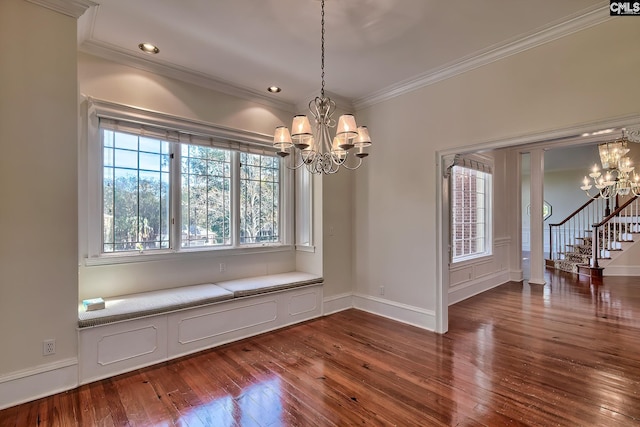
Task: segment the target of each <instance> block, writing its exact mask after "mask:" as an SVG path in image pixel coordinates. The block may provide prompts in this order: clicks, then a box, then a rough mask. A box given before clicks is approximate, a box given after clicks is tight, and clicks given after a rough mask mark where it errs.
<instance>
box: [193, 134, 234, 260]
mask: <svg viewBox="0 0 640 427" xmlns="http://www.w3.org/2000/svg"><path fill="white" fill-rule="evenodd" d="M181 162H182V166H181V183H180V184H181V198H182V199H181V202H182V203H181V209H182V217H181V221H180V223H181V224H182V234H181V238H180V241H181V244H182V247H183V248H187V247H195V246H219V245H230V244H231V152H229V151H228V150H221V149H218V148H211V147H200V146H197V145H186V144H184V145H182V146H181Z"/></svg>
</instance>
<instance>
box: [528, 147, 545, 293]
mask: <svg viewBox="0 0 640 427" xmlns="http://www.w3.org/2000/svg"><path fill="white" fill-rule="evenodd" d="M530 156H531V157H530V159H531V180H530V183H529V185H530V188H529V194H530V199H531V200H530V203H531V209H530V215H531V216H530V221H531V228H530V233H531V235H530V239H529V241H530V242H531V274H530V276H531V277H530V278H529V283H530V284H535V285H544V284H545V280H544V218H543V214H542V209H543V205H544V150H542V149H540V148H537V149H534V150H531V153H530Z"/></svg>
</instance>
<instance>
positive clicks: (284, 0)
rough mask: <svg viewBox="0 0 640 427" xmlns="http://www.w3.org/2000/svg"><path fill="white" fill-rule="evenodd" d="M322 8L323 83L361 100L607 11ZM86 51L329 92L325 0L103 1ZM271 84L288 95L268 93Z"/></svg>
mask: <svg viewBox="0 0 640 427" xmlns="http://www.w3.org/2000/svg"><path fill="white" fill-rule="evenodd" d="M325 9H326V37H325V38H326V42H325V44H326V66H325V70H326V89H327V91H328V92H330V93H332V94H338V95H340V96H341V97H343V98H344V99H346V100H348V101H350V102H355V103H358V102H363V101H366V100H367V99H372V97H375V96H381V95H384V94H385V93H393V92H394V91H396V92H397V91H398V90H399V88H400V90H401V89H402V87H403V85H404V86H406V87H410V86H411V85H412V84H416V82H417V83H418V84H419V83H420V82H421V79H422V80H423V81H428V79H429V78H432V77H433V76H434V75H436V74H437V73H442V72H446V71H447V70H456V67H458V68H457V70H458V72H460V71H464V67H462V68H460V66H461V65H463V66H467V67H468V68H470V67H473V66H478V65H482V61H478V60H477V59H478V58H491V57H492V55H493V57H497V55H496V52H500V51H503V52H508V51H509V49H512V50H514V46H520V47H518V48H521V47H522V46H524V48H526V47H527V46H526V45H522V44H521V45H518V43H520V42H521V41H522V40H529V41H530V42H531V43H530V45H531V46H533V45H535V44H536V43H537V44H540V43H542V42H544V41H546V40H548V39H552V38H554V37H558V36H561V35H562V34H563V32H562V31H563V30H562V29H567V30H566V31H565V32H564V34H566V33H568V32H571V31H575V30H577V29H580V28H581V27H585V26H588V25H590V23H593V22H594V20H598V19H600V20H603V19H607V18H608V2H603V1H601V0H535V1H531V0H466V1H462V0H450V1H443V0H327V1H326V6H325ZM585 17H589V19H586V18H585ZM141 42H150V43H154V44H156V45H157V46H158V47H159V48H160V53H159V54H158V55H155V56H151V55H149V54H145V53H143V52H141V51H140V50H139V49H138V47H137V46H138V44H139V43H141ZM79 48H80V50H81V51H85V52H88V53H92V54H96V55H99V56H103V57H107V58H110V59H116V60H119V61H122V62H125V63H129V64H130V65H133V66H136V67H138V68H143V69H147V70H150V71H155V72H159V73H161V74H165V75H170V76H172V77H177V78H182V79H185V80H188V81H189V80H191V81H193V82H197V83H201V84H205V85H207V86H211V87H215V88H227V89H229V90H233V91H237V92H238V93H244V94H245V95H248V96H253V97H259V98H260V97H262V98H264V99H266V100H267V101H268V100H273V102H276V103H278V102H280V103H286V104H295V103H300V102H301V101H304V100H306V99H308V98H309V97H311V96H315V95H317V94H318V93H319V89H320V1H319V0H180V1H178V0H133V1H132V0H101V1H99V5H97V6H94V7H92V8H91V9H90V10H89V11H88V12H87V13H85V14H84V15H83V16H82V17H81V18H80V20H79ZM498 56H499V55H498ZM474 61H475V62H474ZM465 64H466V65H465ZM274 84H275V85H278V86H281V87H282V89H283V90H282V92H281V93H280V94H277V95H272V94H268V93H267V92H266V88H267V87H268V86H270V85H274Z"/></svg>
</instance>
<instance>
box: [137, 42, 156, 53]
mask: <svg viewBox="0 0 640 427" xmlns="http://www.w3.org/2000/svg"><path fill="white" fill-rule="evenodd" d="M138 47H139V48H140V50H141V51H143V52H145V53H152V54H154V55H155V54H156V53H158V52H160V49H158V47H157V46H155V45H152V44H151V43H140V44H139V45H138Z"/></svg>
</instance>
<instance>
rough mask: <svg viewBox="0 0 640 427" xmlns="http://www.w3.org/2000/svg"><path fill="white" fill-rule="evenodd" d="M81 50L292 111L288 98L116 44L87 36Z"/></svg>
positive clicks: (80, 47) (140, 68)
mask: <svg viewBox="0 0 640 427" xmlns="http://www.w3.org/2000/svg"><path fill="white" fill-rule="evenodd" d="M78 50H80V51H81V52H83V53H87V54H90V55H94V56H98V57H101V58H104V59H108V60H111V61H115V62H118V63H121V64H124V65H127V66H130V67H133V68H137V69H139V70H143V71H148V72H150V73H154V74H159V75H163V76H165V77H170V78H173V79H176V80H180V81H183V82H186V83H192V84H195V85H198V86H201V87H205V88H207V89H212V90H215V91H217V92H222V93H225V94H227V95H231V96H235V97H238V98H242V99H245V100H247V101H252V102H255V103H258V104H262V105H265V106H268V107H273V108H278V109H280V110H284V111H288V112H293V105H292V104H291V103H288V102H285V101H278V100H274V99H271V98H269V97H268V96H267V95H263V94H262V93H260V92H257V91H254V90H252V89H248V88H244V87H240V86H238V85H235V84H232V83H230V82H226V81H223V80H221V79H218V78H214V77H213V76H210V75H207V74H204V73H199V72H197V71H194V70H191V69H188V68H186V67H180V66H177V65H173V64H171V65H169V64H165V63H161V62H158V61H149V60H147V59H145V58H141V57H138V56H135V55H132V54H131V53H129V52H128V51H125V50H123V49H121V48H119V47H117V46H114V45H110V44H107V43H102V42H97V41H94V40H87V41H84V42H82V43H81V44H80V46H79V48H78Z"/></svg>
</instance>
